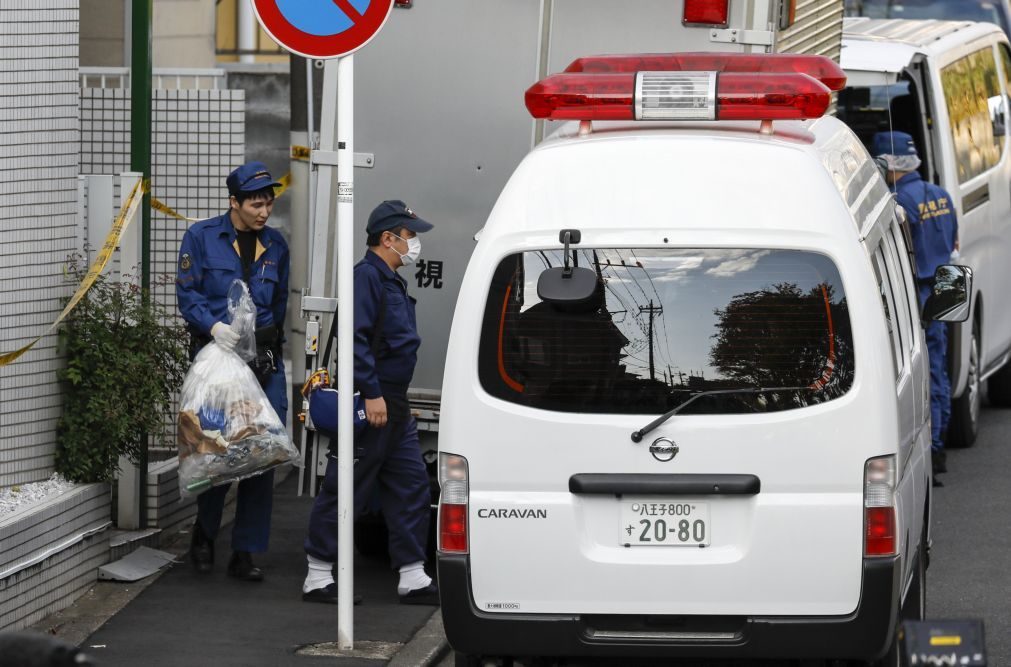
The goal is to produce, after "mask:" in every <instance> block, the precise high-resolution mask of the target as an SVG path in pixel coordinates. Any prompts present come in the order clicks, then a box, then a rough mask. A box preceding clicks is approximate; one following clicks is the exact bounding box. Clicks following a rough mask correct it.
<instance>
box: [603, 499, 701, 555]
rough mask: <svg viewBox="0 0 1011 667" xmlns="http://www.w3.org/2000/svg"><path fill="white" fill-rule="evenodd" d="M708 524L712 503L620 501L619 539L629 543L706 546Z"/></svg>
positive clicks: (657, 545) (638, 544) (623, 542)
mask: <svg viewBox="0 0 1011 667" xmlns="http://www.w3.org/2000/svg"><path fill="white" fill-rule="evenodd" d="M709 528H710V525H709V503H700V502H694V501H692V502H688V501H682V502H670V501H663V502H661V501H655V500H631V501H630V500H623V501H621V533H620V534H621V537H620V538H619V539H620V543H621V544H623V545H624V546H627V547H629V546H632V547H634V546H653V547H705V546H709V544H710V535H709Z"/></svg>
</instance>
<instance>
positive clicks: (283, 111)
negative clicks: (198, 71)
mask: <svg viewBox="0 0 1011 667" xmlns="http://www.w3.org/2000/svg"><path fill="white" fill-rule="evenodd" d="M224 68H225V70H226V71H227V72H228V87H229V88H231V89H233V90H243V91H245V93H246V160H260V161H261V162H264V163H265V164H266V165H267V168H268V169H270V173H271V174H273V175H274V177H275V178H279V177H281V176H283V175H284V174H286V173H288V170H289V169H290V168H291V165H290V155H291V146H290V144H291V121H290V117H291V105H290V103H289V97H290V92H289V74H288V63H287V62H285V63H283V64H281V63H278V64H265V63H264V64H261V63H257V64H254V65H248V66H243V65H224ZM290 200H291V197H290V196H289V195H285V196H283V197H281V198H280V199H278V200H277V203H276V204H275V205H274V212H273V214H272V215H271V218H270V225H271V227H278V228H280V229H281V230H282V231H284V233H285V236H286V237H288V236H289V234H288V231H289V230H288V225H289V217H290V210H291V205H290Z"/></svg>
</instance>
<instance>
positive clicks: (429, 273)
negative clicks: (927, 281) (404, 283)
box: [414, 259, 442, 289]
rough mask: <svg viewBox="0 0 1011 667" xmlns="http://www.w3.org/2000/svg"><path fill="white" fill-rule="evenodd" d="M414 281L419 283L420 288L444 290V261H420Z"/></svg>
mask: <svg viewBox="0 0 1011 667" xmlns="http://www.w3.org/2000/svg"><path fill="white" fill-rule="evenodd" d="M414 279H415V280H417V281H418V287H432V288H434V289H442V261H441V260H434V259H430V260H428V261H425V260H423V259H419V260H418V270H417V271H415V273H414Z"/></svg>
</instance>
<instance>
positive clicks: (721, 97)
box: [526, 71, 831, 120]
mask: <svg viewBox="0 0 1011 667" xmlns="http://www.w3.org/2000/svg"><path fill="white" fill-rule="evenodd" d="M830 99H831V93H830V91H829V89H828V88H826V87H825V85H824V84H823V83H821V82H819V81H816V80H815V79H813V78H811V77H810V76H808V75H807V74H798V73H775V74H772V73H741V72H727V73H723V74H720V73H717V72H712V71H707V72H701V71H700V72H689V71H639V72H635V73H631V72H628V73H624V72H623V73H601V74H597V73H585V72H581V73H572V72H567V73H562V74H554V75H552V76H549V77H548V78H546V79H543V80H542V81H539V82H537V83H535V84H534V85H533V86H531V87H530V89H529V90H527V92H526V105H527V109H528V110H529V111H530V114H531V115H532V116H533V117H534V118H543V119H551V120H800V119H804V118H819V117H821V116H822V114H824V113H825V110H826V109H828V105H829V102H830Z"/></svg>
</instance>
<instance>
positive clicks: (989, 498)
mask: <svg viewBox="0 0 1011 667" xmlns="http://www.w3.org/2000/svg"><path fill="white" fill-rule="evenodd" d="M948 469H949V470H950V472H949V473H948V474H946V475H943V476H942V480H943V481H944V484H945V486H944V487H943V488H939V489H935V496H934V521H933V530H934V533H933V539H934V547H933V551H932V555H931V566H930V569H929V570H928V573H927V591H928V592H927V616H928V618H982V619H983V620H984V622H985V624H986V635H987V651H988V662H989V664H990V665H991V666H992V667H1002V666H1004V665H1011V410H1007V409H996V408H987V409H985V410H984V411H983V413H982V417H981V431H980V437H979V440H977V442H976V444H975V446H974V447H972V448H971V449H965V450H954V451H952V452H950V453H949V455H948ZM453 664H454V663H453V658H452V656H449V657H447V658H445V659H444V660H443V661H442V662H440V663H439V665H440V667H452V665H453ZM721 664H722V663H721ZM760 664H761V665H763V667H773V665H771V664H770V663H767V662H763V663H760ZM569 667H578V666H577V665H575V664H572V663H569Z"/></svg>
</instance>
